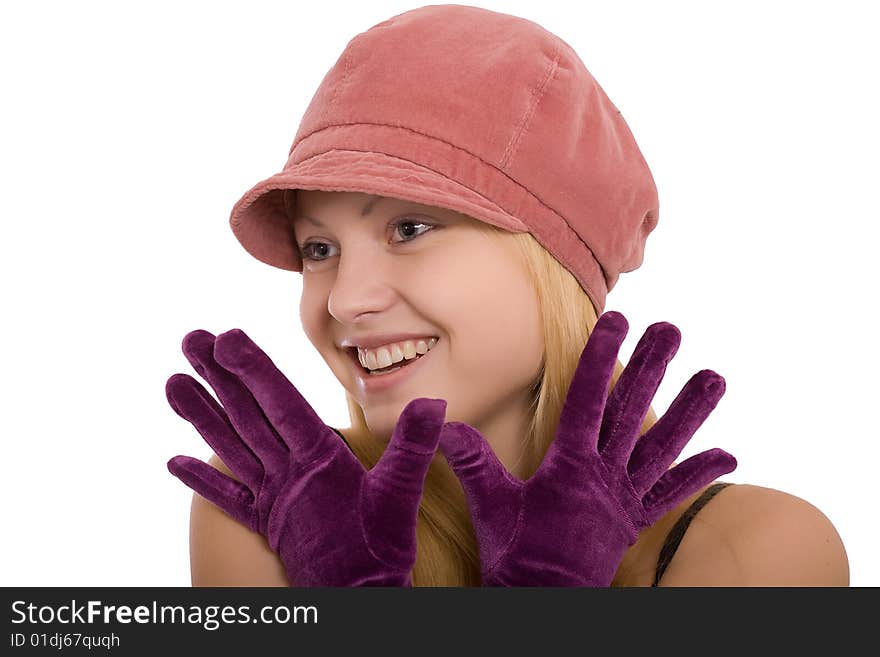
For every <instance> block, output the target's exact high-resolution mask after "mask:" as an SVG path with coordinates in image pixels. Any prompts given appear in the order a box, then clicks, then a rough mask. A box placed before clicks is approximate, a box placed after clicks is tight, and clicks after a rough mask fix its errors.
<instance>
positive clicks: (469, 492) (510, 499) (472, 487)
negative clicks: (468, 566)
mask: <svg viewBox="0 0 880 657" xmlns="http://www.w3.org/2000/svg"><path fill="white" fill-rule="evenodd" d="M440 449H441V450H442V452H443V455H444V456H445V457H446V461H447V463H449V466H450V467H451V468H452V470H453V471H454V472H455V475H456V476H457V477H458V479H459V481H460V482H461V485H462V488H463V489H464V492H465V497H466V498H467V503H468V509H469V511H470V514H471V519H472V520H473V523H474V529H475V530H476V534H477V543H478V547H479V551H480V564H481V566H482V568H483V572H488V571H489V570H491V569H492V567H493V566H494V565H495V563H496V561H497V560H498V559H499V558H500V557H501V556H502V555H503V553H504V551H505V550H506V549H507V547H508V546H509V545H510V542H511V540H512V539H513V536H514V534H515V532H516V529H517V523H518V522H519V517H520V510H521V508H522V505H523V498H524V495H525V490H526V486H525V484H524V483H523V482H521V481H519V480H516V479H515V478H514V477H513V476H512V475H511V474H510V473H509V472H508V471H507V468H505V467H504V465H502V463H501V461H499V460H498V457H496V456H495V453H494V452H493V451H492V448H491V446H490V445H489V443H487V442H486V440H485V438H483V436H482V435H481V434H480V432H479V431H477V430H476V429H474V428H473V427H471V426H470V425H468V424H465V423H464V422H447V423H446V424H444V425H443V429H442V430H441V432H440Z"/></svg>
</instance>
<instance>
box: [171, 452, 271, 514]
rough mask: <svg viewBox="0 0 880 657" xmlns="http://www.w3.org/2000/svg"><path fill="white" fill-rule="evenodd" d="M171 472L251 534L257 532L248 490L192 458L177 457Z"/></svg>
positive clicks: (172, 460)
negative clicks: (247, 529)
mask: <svg viewBox="0 0 880 657" xmlns="http://www.w3.org/2000/svg"><path fill="white" fill-rule="evenodd" d="M168 471H169V472H170V473H171V474H173V475H174V476H175V477H177V478H178V479H180V480H181V481H182V482H183V483H184V484H186V485H187V486H189V487H190V488H192V489H193V490H194V491H195V492H196V493H198V494H199V495H201V496H202V497H204V498H205V499H206V500H208V501H209V502H211V503H212V504H214V505H215V506H218V507H219V508H220V509H222V510H223V511H225V512H226V513H227V515H229V516H231V517H232V518H234V519H235V520H237V521H238V522H240V523H241V524H243V525H244V526H245V527H248V528H249V529H250V530H251V531H257V524H256V523H257V519H256V514H255V513H254V494H253V493H252V492H251V491H250V490H249V489H248V487H247V486H245V485H244V484H242V483H241V482H238V481H236V480H235V479H233V478H232V477H229V476H228V475H226V474H224V473H222V472H220V471H219V470H217V468H214V467H211V466H210V465H208V464H207V463H205V462H203V461H199V460H198V459H194V458H192V457H191V456H175V457H174V458H172V459H171V460H169V461H168Z"/></svg>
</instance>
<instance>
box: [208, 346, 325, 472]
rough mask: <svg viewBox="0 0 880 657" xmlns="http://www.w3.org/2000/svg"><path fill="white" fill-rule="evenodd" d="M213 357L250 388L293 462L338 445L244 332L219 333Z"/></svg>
mask: <svg viewBox="0 0 880 657" xmlns="http://www.w3.org/2000/svg"><path fill="white" fill-rule="evenodd" d="M214 358H215V359H216V361H217V362H218V363H219V364H220V365H221V366H222V367H224V368H225V369H227V370H229V371H230V372H232V373H234V374H235V375H236V376H238V377H239V378H240V379H241V381H242V383H244V385H246V386H247V388H248V390H250V392H251V394H252V395H253V396H254V399H256V401H257V403H258V404H259V405H260V408H261V409H262V410H263V413H264V414H265V416H266V417H267V418H268V419H269V422H271V423H272V426H273V427H274V428H275V431H276V432H277V433H278V435H279V436H280V437H281V439H282V440H283V441H284V443H285V444H286V445H287V447H288V449H289V450H290V454H289V458H290V461H291V463H294V462H295V463H300V464H302V463H308V462H310V461H313V460H316V459H318V458H320V457H321V455H322V454H325V453H327V451H328V450H331V449H334V448H335V447H338V444H339V438H338V436H337V435H336V434H335V433H333V431H332V430H330V429H329V428H328V427H327V425H325V424H324V423H323V422H322V421H321V418H319V417H318V415H317V413H315V411H314V409H312V407H311V406H310V405H309V403H308V402H307V401H306V400H305V399H304V398H303V396H302V395H300V393H299V391H298V390H297V389H296V388H295V387H294V386H293V384H292V383H291V382H290V381H289V380H288V379H287V377H286V376H284V374H283V373H282V372H281V370H279V369H278V368H277V367H276V366H275V363H273V362H272V360H271V359H270V358H269V356H267V355H266V353H265V352H264V351H263V350H262V349H260V348H259V347H258V346H257V345H256V344H255V343H254V341H253V340H251V339H250V338H249V337H248V335H247V334H246V333H245V332H244V331H242V330H241V329H232V330H231V331H227V332H225V333H221V334H220V335H218V336H217V339H216V340H215V341H214Z"/></svg>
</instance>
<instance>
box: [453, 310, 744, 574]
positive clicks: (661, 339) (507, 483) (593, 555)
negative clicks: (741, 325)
mask: <svg viewBox="0 0 880 657" xmlns="http://www.w3.org/2000/svg"><path fill="white" fill-rule="evenodd" d="M628 329H629V326H628V324H627V321H626V319H625V318H624V317H623V315H621V314H620V313H618V312H606V313H605V314H603V315H602V316H601V317H600V318H599V321H598V323H597V324H596V327H595V329H594V331H593V332H592V334H591V335H590V339H589V340H588V341H587V345H586V347H585V348H584V350H583V352H582V354H581V358H580V361H579V363H578V366H577V370H576V372H575V374H574V377H573V379H572V382H571V386H570V388H569V391H568V395H567V397H566V400H565V404H564V406H563V410H562V413H561V417H560V420H559V425H558V427H557V431H556V435H555V437H554V440H553V443H551V445H550V447H549V449H548V450H547V453H546V454H545V457H544V460H543V462H542V463H541V466H540V467H539V469H538V470H537V471H536V472H535V474H534V475H533V476H532V477H531V478H529V479H528V480H526V481H521V480H519V479H516V478H515V477H513V476H512V475H511V474H510V473H509V472H508V471H507V470H506V469H505V468H504V466H503V465H502V464H501V463H500V462H499V461H498V459H497V458H496V457H495V454H494V452H493V451H492V448H491V447H490V446H489V444H488V443H487V442H486V441H485V439H484V438H483V437H482V436H481V435H480V433H479V432H478V431H477V430H476V429H474V428H473V427H471V426H470V425H467V424H464V423H461V422H448V423H446V424H445V425H444V427H443V431H442V433H441V437H440V449H441V450H442V451H443V453H444V455H445V456H446V459H447V461H448V463H449V464H450V466H451V467H452V468H453V470H454V471H455V473H456V475H457V476H458V478H459V479H460V481H461V483H462V486H463V488H464V490H465V494H466V496H467V500H468V507H469V509H470V513H471V517H472V519H473V522H474V529H475V531H476V535H477V542H478V547H479V554H480V566H481V571H482V577H483V585H484V586H609V585H610V584H611V581H612V579H613V578H614V575H615V573H616V571H617V568H618V566H619V565H620V562H621V561H622V560H623V555H624V553H625V552H626V550H627V548H628V547H629V546H631V545H632V544H633V543H635V541H636V539H637V538H638V532H639V531H640V530H641V529H643V528H645V527H648V526H650V525H652V524H654V522H655V521H656V520H657V519H658V518H659V517H660V516H662V515H663V514H664V513H666V512H667V511H669V510H670V509H672V508H673V507H675V506H676V505H678V504H679V503H681V502H682V501H683V500H684V499H685V498H687V497H688V496H689V495H691V494H693V493H694V492H696V491H697V490H699V489H700V488H701V487H703V486H704V485H706V484H708V483H709V482H711V481H712V480H714V479H716V478H717V477H719V476H721V475H722V474H725V473H728V472H732V471H733V470H734V469H735V468H736V459H735V458H734V457H733V456H731V455H730V454H728V453H727V452H725V451H723V450H721V449H717V448H716V449H711V450H708V451H706V452H702V453H700V454H697V455H695V456H692V457H691V458H689V459H687V460H685V461H683V462H682V463H680V464H678V465H677V466H675V467H674V468H672V469H670V470H668V471H667V468H668V467H669V465H670V464H671V463H672V462H673V461H674V460H675V458H676V456H678V454H679V453H680V452H681V450H682V449H683V448H684V446H685V444H686V443H687V442H688V440H690V438H691V436H693V434H694V432H695V431H696V430H697V428H698V427H699V426H700V425H701V424H702V423H703V422H704V421H705V419H706V418H707V417H708V416H709V414H710V413H711V412H712V410H713V409H714V408H715V406H716V404H717V403H718V401H719V400H720V399H721V396H722V395H723V394H724V389H725V384H724V379H723V378H722V377H721V376H720V375H718V374H716V373H715V372H713V371H711V370H702V371H701V372H698V373H697V374H696V375H694V376H693V377H692V378H691V380H690V381H688V383H687V384H686V385H685V387H684V388H683V389H682V391H681V393H679V395H678V397H676V399H675V401H673V402H672V404H671V405H670V407H669V410H668V411H667V412H666V414H665V415H664V416H663V417H662V418H660V419H659V420H658V421H657V423H656V424H655V425H654V426H652V427H651V428H650V429H649V430H648V431H647V432H646V433H645V435H644V436H643V437H642V438H641V439H639V440H638V441H636V439H637V438H638V432H639V429H640V427H641V423H642V421H643V420H644V418H645V415H646V414H647V412H648V407H649V405H650V402H651V399H652V398H653V396H654V393H655V392H656V391H657V388H658V387H659V385H660V381H661V380H662V379H663V374H664V373H665V371H666V365H667V363H668V362H669V361H670V360H671V359H672V357H673V356H674V355H675V352H676V351H678V346H679V343H680V341H681V333H680V332H679V330H678V329H677V328H676V327H675V326H673V325H672V324H669V323H667V322H659V323H657V324H653V325H651V326H650V327H649V328H648V329H647V331H645V334H644V336H642V339H641V340H640V341H639V343H638V345H637V346H636V349H635V351H634V352H633V356H632V359H631V360H630V363H629V365H628V366H627V367H626V368H625V369H624V371H623V372H622V373H621V375H620V378H619V380H618V382H617V384H616V385H615V387H614V390H613V392H612V394H611V396H610V397H609V396H608V388H609V386H610V384H611V375H612V374H613V372H614V365H615V363H616V360H617V352H618V351H619V349H620V345H621V344H622V343H623V340H624V338H625V337H626V333H627V331H628ZM606 399H607V404H606Z"/></svg>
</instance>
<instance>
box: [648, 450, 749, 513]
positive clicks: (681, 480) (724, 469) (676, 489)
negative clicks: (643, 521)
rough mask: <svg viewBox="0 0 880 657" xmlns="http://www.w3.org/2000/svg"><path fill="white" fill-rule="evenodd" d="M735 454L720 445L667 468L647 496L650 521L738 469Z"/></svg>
mask: <svg viewBox="0 0 880 657" xmlns="http://www.w3.org/2000/svg"><path fill="white" fill-rule="evenodd" d="M736 466H737V462H736V459H735V458H734V457H733V455H731V454H728V453H727V452H725V451H724V450H723V449H719V448H717V447H715V448H713V449H710V450H707V451H705V452H700V453H699V454H696V455H694V456H692V457H690V458H689V459H686V460H684V461H682V462H681V463H679V464H678V465H676V466H675V467H674V468H672V469H670V470H667V471H666V474H664V475H663V476H662V477H660V479H659V480H658V481H657V483H656V484H654V487H653V488H652V489H651V490H650V491H648V493H647V495H646V496H645V498H644V509H645V516H646V517H647V519H648V523H649V524H654V523H655V522H656V521H657V519H658V518H660V517H661V516H663V514H665V513H667V512H668V511H670V510H671V509H673V508H675V507H676V506H678V505H679V504H681V503H682V502H683V501H684V500H685V499H687V498H688V497H690V496H691V495H693V494H694V493H696V492H697V491H698V490H700V489H701V488H703V487H704V486H706V485H708V484H709V483H711V482H712V481H715V480H716V479H717V478H718V477H720V476H722V475H725V474H728V473H730V472H733V471H734V470H736Z"/></svg>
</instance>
